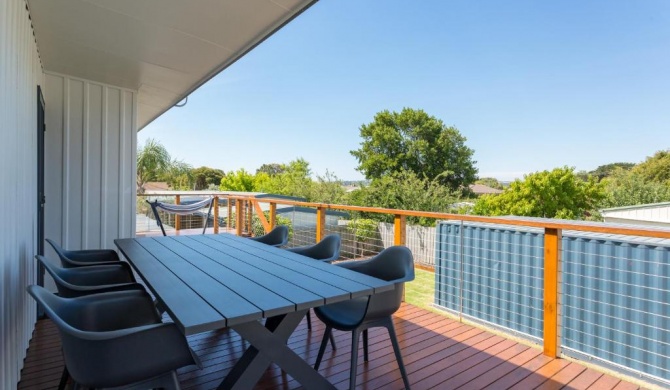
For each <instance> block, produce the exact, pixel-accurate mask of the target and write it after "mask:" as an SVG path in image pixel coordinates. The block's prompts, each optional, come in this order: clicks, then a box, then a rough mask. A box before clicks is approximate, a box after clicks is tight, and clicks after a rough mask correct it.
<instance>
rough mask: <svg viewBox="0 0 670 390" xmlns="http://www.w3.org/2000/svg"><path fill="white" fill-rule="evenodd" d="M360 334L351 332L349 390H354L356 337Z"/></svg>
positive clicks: (356, 367)
mask: <svg viewBox="0 0 670 390" xmlns="http://www.w3.org/2000/svg"><path fill="white" fill-rule="evenodd" d="M359 336H360V332H359V331H358V329H354V331H353V332H351V367H350V368H349V390H355V389H356V370H357V369H358V337H359Z"/></svg>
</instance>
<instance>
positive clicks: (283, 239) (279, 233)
mask: <svg viewBox="0 0 670 390" xmlns="http://www.w3.org/2000/svg"><path fill="white" fill-rule="evenodd" d="M249 239H250V240H254V241H258V242H262V243H263V244H267V245H272V246H283V245H286V244H287V243H288V227H287V226H285V225H277V226H275V228H274V229H272V230H270V232H269V233H268V234H264V235H262V236H258V237H249Z"/></svg>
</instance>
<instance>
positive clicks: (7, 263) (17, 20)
mask: <svg viewBox="0 0 670 390" xmlns="http://www.w3.org/2000/svg"><path fill="white" fill-rule="evenodd" d="M42 77H43V76H42V66H41V64H40V58H39V54H38V51H37V46H36V44H35V40H34V37H33V30H32V28H31V25H30V19H29V15H28V11H27V10H26V4H25V2H24V1H23V0H0V136H1V137H2V141H0V183H2V190H1V191H0V216H2V223H0V296H1V298H0V301H1V303H0V333H1V335H0V388H2V389H13V388H16V383H17V382H18V381H19V373H20V370H21V368H22V366H23V358H24V357H25V353H26V348H27V347H28V342H29V340H30V337H31V335H32V331H33V328H34V324H35V317H36V306H35V302H34V301H33V299H32V298H30V297H29V296H28V294H27V293H26V286H28V285H30V284H35V281H36V273H37V270H36V265H35V259H34V255H35V249H36V247H37V229H36V221H37V210H36V209H37V184H36V183H37V171H36V166H37V164H36V159H37V86H38V85H39V84H41V83H42Z"/></svg>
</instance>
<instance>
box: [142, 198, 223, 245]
mask: <svg viewBox="0 0 670 390" xmlns="http://www.w3.org/2000/svg"><path fill="white" fill-rule="evenodd" d="M213 201H214V198H207V199H205V200H202V201H200V202H195V203H189V204H171V203H162V202H159V201H158V200H155V201H153V202H150V201H149V200H147V201H146V202H147V203H149V205H150V206H151V211H153V214H154V218H155V219H156V224H158V226H159V227H160V228H161V232H163V235H164V236H166V235H167V233H166V232H165V227H163V222H162V221H161V217H160V214H159V213H158V209H161V210H163V211H165V212H167V213H170V214H176V215H191V214H195V213H197V212H198V211H199V210H200V209H202V208H204V207H209V208H208V210H207V216H206V217H205V226H204V227H203V229H202V234H205V231H207V222H208V221H209V217H210V216H211V215H212V206H213V205H214V202H213ZM217 222H218V221H215V222H214V223H217Z"/></svg>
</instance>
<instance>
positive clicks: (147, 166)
mask: <svg viewBox="0 0 670 390" xmlns="http://www.w3.org/2000/svg"><path fill="white" fill-rule="evenodd" d="M171 163H172V158H171V157H170V153H168V151H167V149H165V147H164V146H163V145H162V144H161V143H160V142H158V141H156V140H154V139H153V138H149V139H148V140H147V141H146V143H145V144H144V146H143V147H141V148H140V149H138V151H137V192H138V193H140V194H143V193H144V185H145V184H146V183H147V182H150V181H157V180H160V178H161V177H163V176H165V174H167V172H168V171H169V169H170V164H171Z"/></svg>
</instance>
